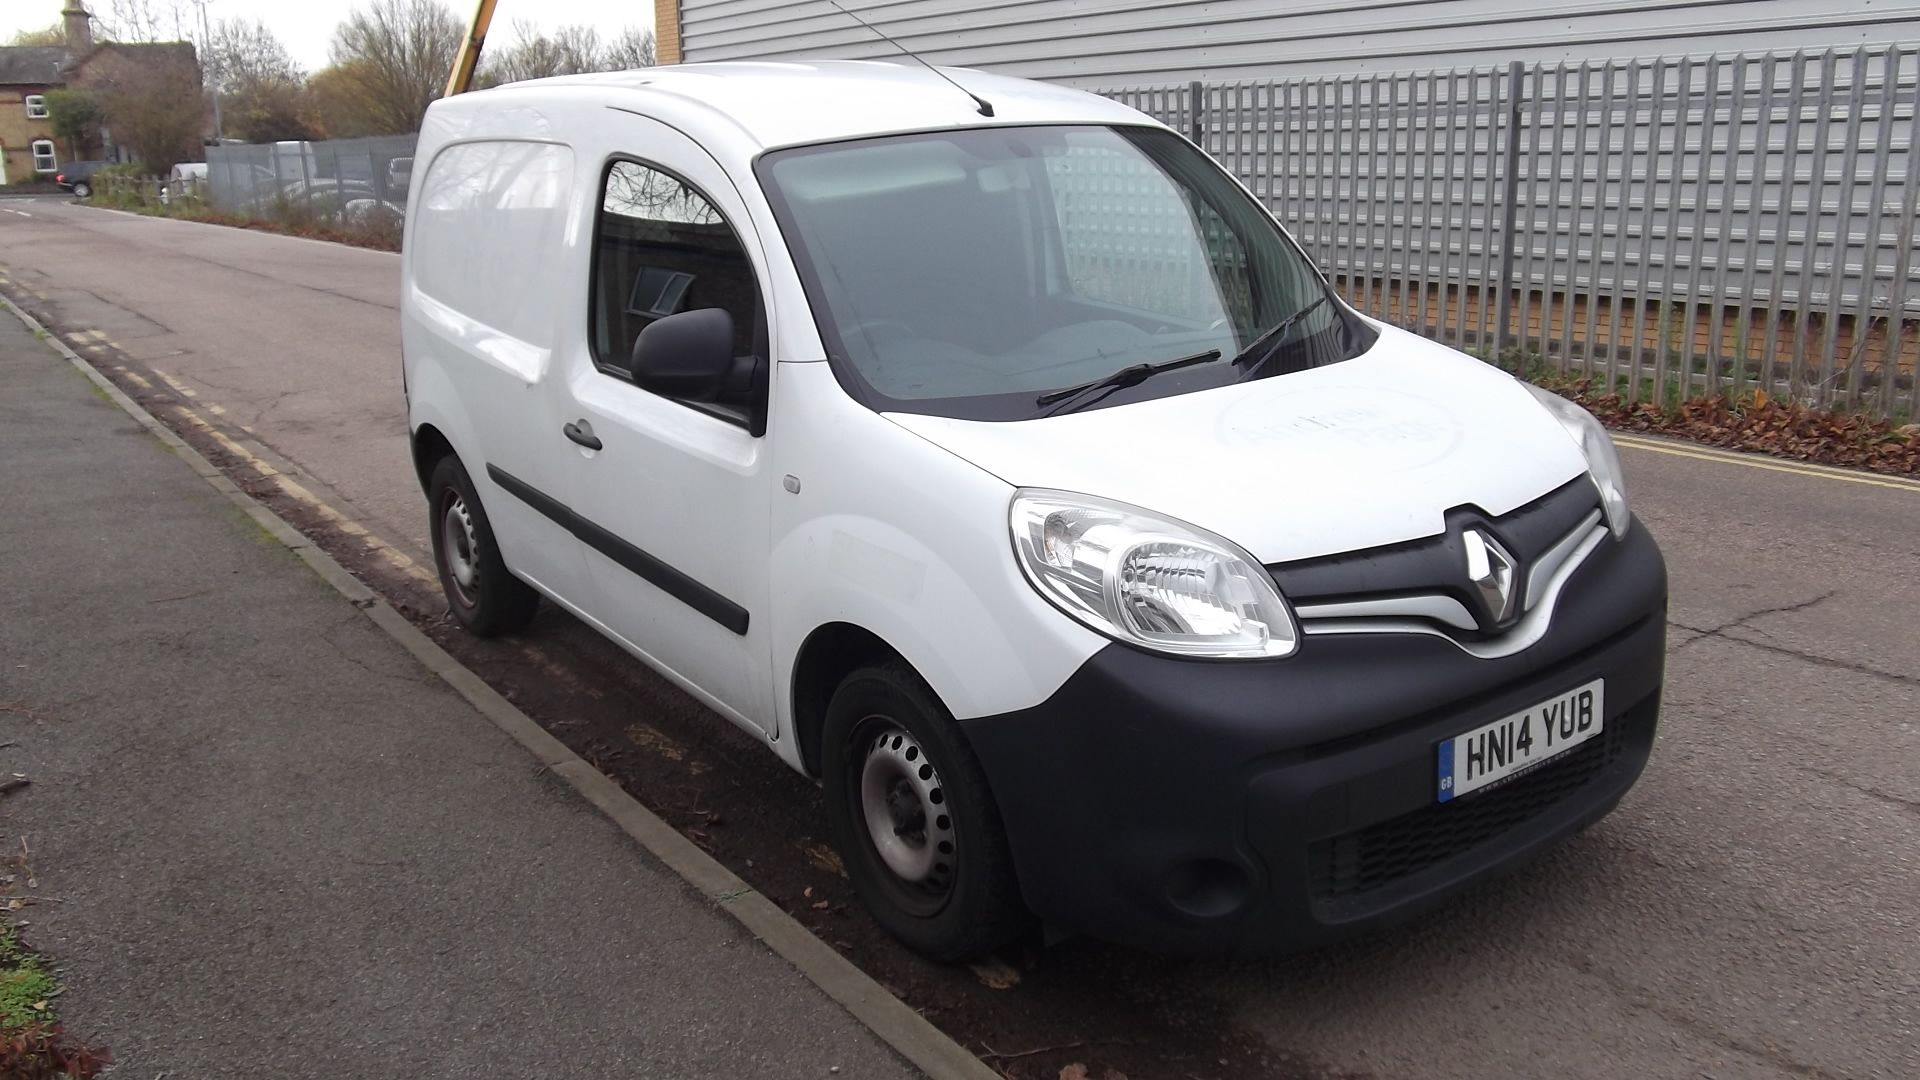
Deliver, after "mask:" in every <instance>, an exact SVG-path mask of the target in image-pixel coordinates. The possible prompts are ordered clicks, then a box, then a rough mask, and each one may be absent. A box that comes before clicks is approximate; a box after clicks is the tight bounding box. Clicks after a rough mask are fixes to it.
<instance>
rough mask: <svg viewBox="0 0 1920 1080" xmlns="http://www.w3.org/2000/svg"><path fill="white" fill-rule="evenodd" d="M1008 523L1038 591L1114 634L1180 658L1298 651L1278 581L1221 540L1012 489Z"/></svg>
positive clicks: (1072, 498) (1139, 513)
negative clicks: (1276, 585)
mask: <svg viewBox="0 0 1920 1080" xmlns="http://www.w3.org/2000/svg"><path fill="white" fill-rule="evenodd" d="M1010 525H1011V527H1012V530H1013V548H1014V552H1015V553H1016V554H1017V556H1018V557H1019V560H1020V567H1021V569H1022V570H1024V571H1026V575H1027V580H1028V581H1031V582H1032V583H1033V587H1034V588H1035V589H1037V590H1039V592H1040V595H1042V596H1044V597H1046V598H1047V599H1048V600H1050V601H1052V602H1053V604H1054V605H1055V606H1056V607H1058V608H1060V610H1062V611H1064V612H1066V613H1067V614H1068V615H1071V616H1073V617H1074V618H1076V619H1078V620H1080V621H1081V622H1083V623H1085V624H1087V625H1088V626H1090V627H1092V628H1093V629H1094V630H1097V631H1099V632H1100V633H1102V634H1106V635H1107V636H1109V637H1113V638H1118V639H1119V640H1121V641H1127V642H1131V643H1133V644H1136V645H1140V646H1144V647H1146V648H1149V649H1154V650H1157V651H1159V652H1165V653H1174V654H1177V655H1181V656H1211V657H1271V656H1287V655H1289V654H1291V653H1292V652H1293V651H1294V650H1295V649H1296V648H1298V647H1299V644H1300V636H1299V632H1298V630H1297V628H1296V627H1295V626H1294V621H1293V614H1292V612H1290V611H1288V610H1287V605H1286V602H1285V601H1284V600H1282V599H1281V597H1280V592H1279V590H1278V589H1276V588H1274V585H1273V578H1272V577H1270V576H1269V575H1268V574H1267V572H1266V570H1265V569H1264V568H1263V567H1261V565H1260V563H1259V562H1258V561H1257V560H1255V559H1254V558H1253V556H1251V555H1249V554H1247V553H1246V552H1245V551H1242V550H1241V549H1240V548H1239V547H1238V546H1237V545H1235V544H1234V543H1233V542H1232V541H1230V540H1227V539H1226V538H1224V537H1220V536H1215V535H1214V534H1212V533H1210V532H1207V531H1206V530H1204V529H1198V528H1195V527H1194V526H1192V525H1188V524H1186V523H1185V522H1181V521H1175V520H1173V519H1172V518H1167V517H1162V516H1160V515H1158V514H1154V513H1151V512H1149V511H1146V510H1142V509H1140V508H1139V507H1135V506H1128V505H1127V504H1125V503H1118V502H1112V501H1109V500H1106V499H1097V498H1094V497H1092V496H1090V495H1077V494H1074V493H1072V492H1066V491H1049V490H1044V489H1040V488H1022V489H1020V490H1019V491H1017V492H1015V493H1014V497H1013V507H1012V513H1011V515H1010Z"/></svg>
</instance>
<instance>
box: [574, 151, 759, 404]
mask: <svg viewBox="0 0 1920 1080" xmlns="http://www.w3.org/2000/svg"><path fill="white" fill-rule="evenodd" d="M593 259H594V267H593V269H594V275H593V277H594V285H593V299H592V305H593V356H594V360H595V361H596V362H597V363H598V364H599V365H600V366H601V368H602V369H603V370H606V369H608V368H609V366H610V365H613V364H616V363H618V362H620V361H623V360H625V358H626V357H627V356H629V355H631V354H632V352H633V342H634V339H636V338H638V337H639V336H640V331H641V330H644V329H645V328H646V327H647V325H648V324H649V323H652V322H653V321H654V320H656V319H664V318H666V317H667V316H668V315H673V314H676V313H678V312H682V311H694V310H697V309H699V308H714V307H717V308H725V309H726V311H727V313H728V314H730V315H732V316H733V351H734V355H736V356H749V355H752V354H753V352H754V340H755V336H756V332H757V328H758V323H759V317H760V288H759V285H758V284H757V283H756V282H755V280H754V276H753V264H752V263H751V262H749V261H748V259H747V253H746V249H745V248H743V247H742V246H741V244H740V238H739V236H738V235H736V234H735V233H734V231H733V227H732V226H731V225H728V224H727V219H726V218H724V217H722V216H721V214H720V211H718V210H716V209H715V208H714V206H713V204H712V203H711V202H708V201H707V198H706V196H705V195H703V194H701V192H700V189H698V188H696V187H694V186H693V185H692V184H690V183H688V182H687V181H685V180H682V179H680V178H679V177H677V176H674V175H673V174H672V173H668V172H664V171H661V170H659V169H652V168H648V167H647V166H645V165H641V164H640V163H638V162H633V161H616V162H614V163H613V167H612V168H610V169H608V170H607V179H606V187H605V189H604V190H603V191H602V193H601V199H600V221H599V224H598V227H597V228H596V229H595V230H594V252H593Z"/></svg>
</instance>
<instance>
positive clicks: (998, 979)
mask: <svg viewBox="0 0 1920 1080" xmlns="http://www.w3.org/2000/svg"><path fill="white" fill-rule="evenodd" d="M972 967H973V974H974V977H975V978H977V979H979V980H980V982H981V984H982V985H984V986H986V987H987V988H989V989H992V990H1011V989H1013V988H1014V987H1016V986H1019V985H1020V973H1019V972H1018V971H1016V970H1014V969H1013V968H1012V967H1010V966H1008V965H1007V964H1006V963H1004V962H1002V961H999V960H983V961H981V962H980V963H977V964H974V965H972Z"/></svg>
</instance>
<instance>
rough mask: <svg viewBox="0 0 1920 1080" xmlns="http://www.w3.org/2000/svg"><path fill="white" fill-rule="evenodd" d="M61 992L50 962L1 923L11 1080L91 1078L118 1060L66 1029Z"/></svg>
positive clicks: (2, 999)
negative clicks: (58, 1002) (58, 1010)
mask: <svg viewBox="0 0 1920 1080" xmlns="http://www.w3.org/2000/svg"><path fill="white" fill-rule="evenodd" d="M59 993H60V989H59V986H58V984H57V983H56V982H55V981H54V978H53V973H52V972H50V971H48V970H47V966H46V962H45V961H44V960H42V959H41V958H40V957H38V956H35V955H34V954H33V953H31V952H28V951H27V950H26V948H25V947H24V946H22V945H21V944H20V936H19V932H18V931H17V930H16V929H15V928H14V927H13V926H12V925H9V924H4V923H0V1077H5V1078H6V1080H91V1078H92V1077H95V1076H98V1075H99V1074H100V1071H101V1070H102V1069H105V1068H106V1067H107V1066H108V1065H109V1064H111V1063H112V1060H113V1058H112V1056H111V1055H109V1054H108V1053H107V1052H106V1051H105V1050H98V1049H94V1048H91V1047H88V1046H86V1045H85V1044H83V1043H80V1042H79V1041H77V1040H75V1039H74V1038H73V1037H72V1036H70V1035H68V1034H67V1033H66V1029H64V1028H62V1027H61V1026H60V1021H59V1019H58V1018H57V1017H56V1016H55V1015H54V1007H53V999H54V998H55V997H56V996H57V995H58V994H59Z"/></svg>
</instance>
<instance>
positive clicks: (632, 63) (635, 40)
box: [603, 26, 659, 71]
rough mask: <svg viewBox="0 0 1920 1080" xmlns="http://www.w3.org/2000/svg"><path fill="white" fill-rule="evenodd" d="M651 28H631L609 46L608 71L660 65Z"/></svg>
mask: <svg viewBox="0 0 1920 1080" xmlns="http://www.w3.org/2000/svg"><path fill="white" fill-rule="evenodd" d="M658 62H659V60H658V47H657V46H656V45H655V43H654V39H653V29H652V28H651V27H640V26H629V27H627V28H626V29H625V30H623V31H621V33H620V36H619V37H617V38H614V39H613V40H612V41H611V42H609V43H608V44H607V55H606V64H605V67H604V69H603V70H606V71H632V70H633V69H634V68H645V67H652V66H653V65H654V64H656V63H658Z"/></svg>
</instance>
